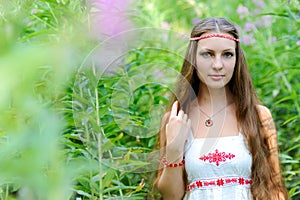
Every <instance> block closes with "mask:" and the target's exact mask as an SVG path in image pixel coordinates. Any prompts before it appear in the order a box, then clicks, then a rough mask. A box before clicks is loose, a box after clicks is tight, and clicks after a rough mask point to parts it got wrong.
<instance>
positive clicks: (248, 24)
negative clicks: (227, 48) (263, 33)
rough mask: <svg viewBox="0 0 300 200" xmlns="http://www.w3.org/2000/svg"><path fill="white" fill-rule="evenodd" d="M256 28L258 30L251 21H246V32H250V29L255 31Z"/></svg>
mask: <svg viewBox="0 0 300 200" xmlns="http://www.w3.org/2000/svg"><path fill="white" fill-rule="evenodd" d="M255 30H256V27H255V25H254V24H252V23H250V22H246V24H245V29H244V31H245V32H250V31H255Z"/></svg>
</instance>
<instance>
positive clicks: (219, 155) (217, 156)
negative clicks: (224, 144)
mask: <svg viewBox="0 0 300 200" xmlns="http://www.w3.org/2000/svg"><path fill="white" fill-rule="evenodd" d="M234 157H235V155H234V154H232V153H227V154H226V153H225V152H219V150H218V149H216V150H215V152H214V153H208V154H207V156H206V155H203V156H201V157H200V158H199V159H200V160H202V161H204V162H205V161H207V160H208V161H209V163H214V162H215V164H216V165H217V166H219V165H220V162H226V160H227V159H229V160H231V159H232V158H234Z"/></svg>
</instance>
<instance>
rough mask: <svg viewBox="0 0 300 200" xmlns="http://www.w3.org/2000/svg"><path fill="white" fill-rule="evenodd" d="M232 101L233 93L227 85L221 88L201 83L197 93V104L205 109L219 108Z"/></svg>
mask: <svg viewBox="0 0 300 200" xmlns="http://www.w3.org/2000/svg"><path fill="white" fill-rule="evenodd" d="M232 102H233V95H232V93H231V92H230V90H229V88H228V87H224V88H221V89H215V88H214V89H213V88H207V87H206V86H205V85H201V87H200V89H199V93H198V104H199V106H200V107H202V108H205V109H207V110H219V109H221V108H223V107H224V106H228V105H230V104H231V103H232Z"/></svg>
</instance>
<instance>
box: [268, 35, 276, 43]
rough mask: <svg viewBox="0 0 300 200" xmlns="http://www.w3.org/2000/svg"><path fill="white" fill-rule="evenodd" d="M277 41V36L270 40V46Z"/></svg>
mask: <svg viewBox="0 0 300 200" xmlns="http://www.w3.org/2000/svg"><path fill="white" fill-rule="evenodd" d="M276 41H277V38H276V37H275V36H273V37H271V38H269V39H268V44H272V43H275V42H276Z"/></svg>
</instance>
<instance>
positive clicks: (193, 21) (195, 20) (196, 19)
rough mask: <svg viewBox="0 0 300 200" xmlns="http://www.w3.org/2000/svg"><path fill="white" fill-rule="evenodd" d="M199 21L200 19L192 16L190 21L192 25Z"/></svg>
mask: <svg viewBox="0 0 300 200" xmlns="http://www.w3.org/2000/svg"><path fill="white" fill-rule="evenodd" d="M199 22H200V19H199V18H193V19H192V23H193V24H194V25H196V24H198V23H199Z"/></svg>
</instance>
